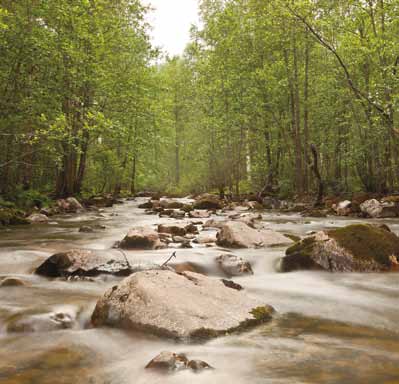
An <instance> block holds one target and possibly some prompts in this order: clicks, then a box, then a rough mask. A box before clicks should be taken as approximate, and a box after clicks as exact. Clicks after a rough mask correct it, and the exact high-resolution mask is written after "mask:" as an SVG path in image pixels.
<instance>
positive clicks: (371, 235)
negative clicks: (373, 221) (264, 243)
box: [281, 224, 399, 272]
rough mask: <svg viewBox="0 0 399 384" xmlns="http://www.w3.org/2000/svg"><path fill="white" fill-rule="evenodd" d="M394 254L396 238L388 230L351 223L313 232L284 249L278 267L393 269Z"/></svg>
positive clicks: (395, 265)
mask: <svg viewBox="0 0 399 384" xmlns="http://www.w3.org/2000/svg"><path fill="white" fill-rule="evenodd" d="M398 257H399V237H398V236H396V235H395V234H394V233H392V232H390V231H389V229H387V228H386V227H377V226H372V225H368V224H355V225H350V226H347V227H344V228H339V229H333V230H330V231H321V232H317V233H316V234H314V235H312V236H309V237H306V238H305V239H303V240H302V241H300V242H298V243H296V244H295V245H293V246H292V247H290V248H288V249H287V251H286V256H285V257H284V258H283V259H282V262H281V270H282V271H283V272H289V271H295V270H301V269H307V270H326V271H331V272H376V271H395V270H399V263H398Z"/></svg>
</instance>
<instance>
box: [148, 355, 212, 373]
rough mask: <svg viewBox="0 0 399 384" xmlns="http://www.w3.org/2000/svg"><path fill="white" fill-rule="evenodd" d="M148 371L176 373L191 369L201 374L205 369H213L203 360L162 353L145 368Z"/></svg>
mask: <svg viewBox="0 0 399 384" xmlns="http://www.w3.org/2000/svg"><path fill="white" fill-rule="evenodd" d="M145 368H146V369H154V370H157V371H161V372H173V371H174V372H176V371H181V370H185V369H191V370H193V371H194V372H199V371H202V370H204V369H212V367H211V366H210V365H209V364H208V363H206V362H205V361H202V360H188V358H187V356H186V355H185V354H183V353H173V352H167V351H166V352H161V353H160V354H159V355H158V356H156V357H154V358H153V359H152V360H151V361H150V362H149V363H148V364H147V365H146V367H145Z"/></svg>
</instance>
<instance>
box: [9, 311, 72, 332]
mask: <svg viewBox="0 0 399 384" xmlns="http://www.w3.org/2000/svg"><path fill="white" fill-rule="evenodd" d="M76 318H77V311H76V310H75V309H71V310H69V311H63V312H61V311H60V312H50V313H37V314H28V313H20V314H17V315H14V316H12V318H10V319H8V320H7V321H6V323H7V327H6V329H7V332H49V331H57V330H61V329H69V328H74V327H75V326H76V325H77V322H76Z"/></svg>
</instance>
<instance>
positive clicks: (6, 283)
mask: <svg viewBox="0 0 399 384" xmlns="http://www.w3.org/2000/svg"><path fill="white" fill-rule="evenodd" d="M25 285H26V284H25V283H24V281H22V280H21V279H18V278H17V277H6V278H5V279H3V280H1V281H0V287H23V286H25Z"/></svg>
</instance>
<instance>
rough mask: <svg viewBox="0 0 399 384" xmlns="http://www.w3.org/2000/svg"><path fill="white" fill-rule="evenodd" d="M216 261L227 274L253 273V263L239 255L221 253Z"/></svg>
mask: <svg viewBox="0 0 399 384" xmlns="http://www.w3.org/2000/svg"><path fill="white" fill-rule="evenodd" d="M216 262H217V263H218V265H219V267H220V269H221V270H222V271H223V272H224V273H225V274H226V275H227V276H242V275H248V274H249V275H253V271H252V267H251V264H250V263H249V262H248V261H245V260H243V259H242V258H241V257H239V256H236V255H230V254H224V255H220V256H219V257H217V258H216Z"/></svg>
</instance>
